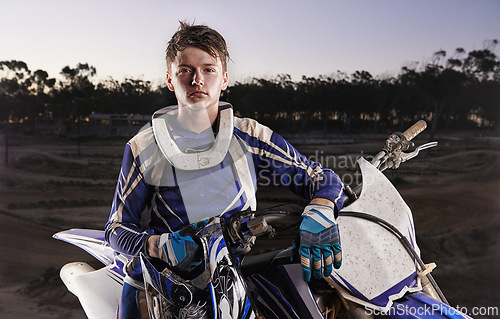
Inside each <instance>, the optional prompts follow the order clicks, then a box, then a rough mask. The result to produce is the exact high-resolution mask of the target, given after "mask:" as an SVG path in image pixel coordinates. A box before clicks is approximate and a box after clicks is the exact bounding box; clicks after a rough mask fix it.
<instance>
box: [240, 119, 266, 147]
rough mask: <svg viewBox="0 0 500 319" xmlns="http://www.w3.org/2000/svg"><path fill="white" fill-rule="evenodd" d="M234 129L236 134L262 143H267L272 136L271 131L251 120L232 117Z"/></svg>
mask: <svg viewBox="0 0 500 319" xmlns="http://www.w3.org/2000/svg"><path fill="white" fill-rule="evenodd" d="M234 128H235V129H236V132H237V133H241V134H244V135H248V136H249V137H251V138H256V139H258V140H260V141H263V142H268V141H270V140H271V138H272V136H273V133H274V132H273V131H272V130H271V129H270V128H269V127H267V126H265V125H262V124H260V123H259V122H257V121H256V120H254V119H251V118H239V117H234Z"/></svg>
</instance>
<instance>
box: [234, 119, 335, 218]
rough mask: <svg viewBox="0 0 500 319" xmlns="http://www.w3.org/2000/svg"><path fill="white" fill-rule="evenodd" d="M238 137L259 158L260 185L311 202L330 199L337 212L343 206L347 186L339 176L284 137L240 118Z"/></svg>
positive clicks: (254, 122) (257, 159)
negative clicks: (278, 187) (282, 188)
mask: <svg viewBox="0 0 500 319" xmlns="http://www.w3.org/2000/svg"><path fill="white" fill-rule="evenodd" d="M237 127H238V128H239V129H240V132H239V134H240V135H241V138H242V139H244V140H245V141H246V143H247V145H248V147H247V149H248V151H250V152H251V153H253V154H255V156H256V157H257V158H256V160H255V161H254V162H255V163H257V164H258V167H257V171H258V177H259V179H260V183H263V184H272V185H281V186H285V187H287V188H289V189H290V190H291V191H292V192H293V193H295V194H296V195H298V196H300V197H302V198H304V199H307V200H312V199H314V198H326V199H329V200H331V201H332V202H333V203H334V204H335V206H336V209H337V210H340V209H341V208H342V205H343V203H344V185H343V183H342V181H341V179H340V177H339V176H338V175H337V174H335V173H334V172H333V171H332V170H331V169H329V168H324V167H322V166H321V164H320V163H319V162H316V161H313V160H310V159H308V158H307V157H306V156H304V155H303V154H301V153H300V152H299V151H297V149H295V148H294V147H293V146H292V145H291V144H290V143H289V142H288V141H286V140H285V139H284V138H283V137H282V136H281V135H279V134H277V133H276V132H273V131H272V130H271V129H269V128H268V127H266V126H264V125H262V124H259V123H257V122H256V121H254V120H251V119H239V121H238V126H237Z"/></svg>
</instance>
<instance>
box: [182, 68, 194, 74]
mask: <svg viewBox="0 0 500 319" xmlns="http://www.w3.org/2000/svg"><path fill="white" fill-rule="evenodd" d="M189 72H191V70H190V69H188V68H180V69H179V73H189Z"/></svg>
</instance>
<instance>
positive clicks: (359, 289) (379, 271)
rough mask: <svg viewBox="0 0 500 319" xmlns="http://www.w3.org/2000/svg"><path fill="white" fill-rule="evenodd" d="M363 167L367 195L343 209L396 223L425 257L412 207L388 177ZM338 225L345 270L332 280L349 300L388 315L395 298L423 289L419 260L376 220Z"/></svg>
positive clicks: (345, 220) (346, 220)
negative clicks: (420, 247)
mask: <svg viewBox="0 0 500 319" xmlns="http://www.w3.org/2000/svg"><path fill="white" fill-rule="evenodd" d="M358 164H359V166H360V168H361V171H362V175H363V189H362V192H361V195H360V197H359V199H358V200H356V201H355V202H354V203H352V204H351V205H349V206H347V207H345V208H344V209H343V210H342V211H350V212H363V213H368V214H370V215H374V216H377V217H379V218H381V219H384V220H385V221H387V222H389V223H390V224H392V225H394V226H395V227H396V228H397V229H398V230H399V231H400V232H401V233H402V234H403V235H404V236H405V237H406V238H407V239H408V240H409V241H410V243H411V244H412V245H413V247H414V249H415V250H416V252H417V254H419V255H420V250H419V248H418V247H417V244H416V241H415V229H414V226H413V216H412V213H411V210H410V208H409V207H408V205H406V203H405V202H404V200H403V198H402V197H401V195H399V193H398V191H397V190H396V188H395V187H394V186H393V185H392V184H391V182H390V181H389V180H388V179H387V178H386V177H385V175H384V174H382V173H381V172H380V171H379V170H377V169H376V168H375V167H374V166H373V165H371V164H370V163H369V162H367V161H366V160H364V159H363V158H360V159H359V160H358ZM338 224H339V229H340V237H341V242H342V267H341V268H340V269H338V270H335V271H334V273H333V274H332V277H331V278H333V279H334V280H335V281H336V282H337V283H338V284H340V285H341V286H342V287H343V288H344V293H343V295H344V297H345V298H346V299H350V300H352V301H354V302H358V303H360V301H364V303H363V304H364V305H365V306H368V307H370V308H374V309H378V310H381V311H386V310H388V309H389V308H390V307H391V305H392V301H393V300H395V299H397V298H400V297H401V296H402V295H404V294H405V293H406V292H407V291H409V292H412V291H418V290H421V284H420V281H419V279H418V277H417V275H416V264H415V261H414V260H413V259H412V258H411V257H410V255H409V254H408V253H407V252H406V250H405V248H404V247H403V246H402V245H401V243H400V242H399V240H398V239H397V237H396V236H394V235H393V234H392V233H390V232H389V231H388V230H386V229H385V228H383V227H381V226H379V225H378V224H376V223H374V222H371V221H368V220H364V219H361V218H354V217H349V216H342V214H341V215H340V216H339V218H338ZM354 287H355V288H354ZM352 295H356V296H358V297H359V298H356V297H353V296H352Z"/></svg>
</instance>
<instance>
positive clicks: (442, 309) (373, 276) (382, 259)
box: [54, 121, 470, 319]
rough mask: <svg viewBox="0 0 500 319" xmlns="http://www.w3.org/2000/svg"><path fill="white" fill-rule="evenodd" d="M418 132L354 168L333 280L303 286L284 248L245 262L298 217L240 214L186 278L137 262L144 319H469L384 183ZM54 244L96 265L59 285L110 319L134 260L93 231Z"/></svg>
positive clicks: (216, 226) (215, 228) (211, 233)
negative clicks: (358, 180) (260, 241)
mask: <svg viewBox="0 0 500 319" xmlns="http://www.w3.org/2000/svg"><path fill="white" fill-rule="evenodd" d="M425 127H426V124H425V122H424V121H419V122H417V123H416V124H415V125H413V126H412V127H411V128H410V129H408V130H406V131H405V132H404V133H399V132H396V133H394V134H392V135H391V136H390V137H389V138H388V139H387V140H386V143H385V146H384V147H383V149H382V151H380V153H378V154H377V155H376V156H375V157H374V158H373V159H372V160H371V162H368V161H367V160H365V159H364V158H360V159H359V160H358V165H359V167H360V169H361V174H362V184H360V185H358V187H355V188H353V189H351V188H350V187H348V186H346V188H345V192H346V195H347V200H346V202H345V205H344V207H343V208H342V210H341V211H340V213H339V217H338V220H337V221H338V224H339V230H340V234H341V243H342V253H343V264H342V267H341V268H340V269H335V270H334V272H333V273H332V275H331V276H329V277H323V278H322V279H313V280H312V281H311V282H309V283H306V282H305V281H304V280H303V279H302V269H301V266H300V264H299V263H298V262H297V261H296V260H298V258H296V256H297V255H296V254H297V253H296V252H295V251H294V250H293V249H292V248H291V247H289V248H286V249H279V250H274V251H271V252H267V253H263V254H256V255H249V254H248V253H249V252H250V250H251V249H252V246H254V244H255V241H256V239H257V238H258V237H261V236H264V235H267V236H277V235H279V234H281V233H283V232H285V231H290V229H294V228H298V226H299V225H300V221H301V219H302V217H301V215H300V213H291V212H286V211H279V210H263V211H242V212H240V213H237V214H234V215H232V216H230V217H228V218H223V217H215V218H212V219H211V220H210V222H209V223H208V224H207V225H206V226H205V227H203V228H202V229H199V230H198V231H197V233H196V235H197V236H198V237H199V238H200V242H201V243H202V246H203V252H204V260H205V262H204V267H203V268H202V271H200V272H199V273H198V274H197V275H196V276H195V277H194V278H189V279H187V278H186V277H185V276H183V275H182V274H177V273H175V272H174V271H172V270H171V269H169V268H168V267H166V264H165V263H163V262H162V261H160V260H159V259H155V258H148V257H147V256H144V255H142V254H141V256H140V263H141V265H142V270H143V275H144V287H143V289H144V291H145V295H146V300H147V307H148V313H149V317H150V318H214V319H215V318H297V319H298V318H302V319H304V318H327V319H331V318H379V317H380V318H428V317H440V318H470V317H468V316H467V315H465V314H463V313H461V312H459V311H458V310H456V309H454V308H452V307H450V306H449V305H448V302H447V300H446V298H445V296H444V295H443V293H442V292H441V290H440V289H439V287H438V285H437V284H436V282H435V280H434V279H433V277H432V275H431V271H432V269H433V268H434V267H435V264H427V265H426V264H424V263H423V261H422V260H421V258H420V250H419V248H418V246H417V242H416V237H415V228H414V223H413V216H412V213H411V210H410V208H409V207H408V206H407V205H406V203H405V202H404V200H403V199H402V197H401V196H400V194H399V193H398V191H397V190H396V188H395V187H394V186H393V185H392V184H391V182H390V181H389V180H388V179H387V178H386V177H385V175H384V174H383V173H382V172H383V171H384V170H386V169H388V168H391V169H396V168H398V167H399V165H400V164H401V163H403V162H406V161H408V160H410V159H412V158H414V157H416V156H417V155H418V154H419V152H420V151H422V150H425V149H428V148H431V147H435V146H437V142H430V143H427V144H424V145H421V146H418V147H416V148H414V149H413V150H412V151H408V150H410V149H412V148H413V147H414V144H413V143H412V142H411V140H412V139H413V138H414V137H415V136H417V135H418V134H419V133H420V132H422V131H423V130H424V129H425ZM54 237H55V238H57V239H60V240H63V241H67V242H69V243H71V244H74V245H76V246H78V247H80V248H82V249H84V250H85V251H87V252H88V253H90V254H91V255H93V256H94V257H95V258H96V259H98V260H99V261H101V262H102V263H103V264H104V267H103V268H101V269H97V270H95V269H94V268H92V267H91V266H89V265H88V264H86V263H83V262H76V263H70V264H67V265H65V266H64V267H63V268H62V269H61V274H60V275H61V278H62V280H63V281H64V283H65V285H66V286H67V288H68V290H69V291H71V292H72V293H73V294H75V295H76V296H77V297H78V298H79V300H80V303H81V305H82V307H83V309H84V310H85V313H86V314H87V316H88V317H89V318H114V317H116V311H117V306H118V303H119V300H120V295H121V289H122V285H123V281H124V277H125V268H126V266H127V264H128V262H129V260H130V259H131V258H132V257H133V256H127V255H124V254H120V253H118V252H116V251H115V250H114V249H112V248H111V247H110V246H109V245H108V244H107V243H106V241H105V239H104V232H103V231H99V230H85V229H72V230H67V231H63V232H59V233H57V234H55V235H54Z"/></svg>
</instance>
